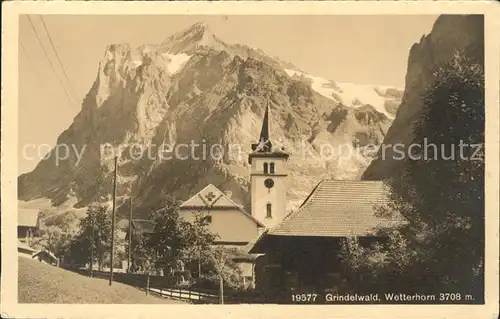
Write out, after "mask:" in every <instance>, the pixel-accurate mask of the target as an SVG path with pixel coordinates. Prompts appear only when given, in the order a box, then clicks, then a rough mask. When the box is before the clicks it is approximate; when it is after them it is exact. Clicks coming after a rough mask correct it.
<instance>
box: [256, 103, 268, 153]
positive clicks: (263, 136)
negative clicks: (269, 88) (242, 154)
mask: <svg viewBox="0 0 500 319" xmlns="http://www.w3.org/2000/svg"><path fill="white" fill-rule="evenodd" d="M272 146H273V145H272V143H271V135H270V120H269V99H268V100H267V105H266V111H265V112H264V119H263V121H262V128H261V129H260V137H259V142H258V143H256V144H252V151H255V152H271V151H272Z"/></svg>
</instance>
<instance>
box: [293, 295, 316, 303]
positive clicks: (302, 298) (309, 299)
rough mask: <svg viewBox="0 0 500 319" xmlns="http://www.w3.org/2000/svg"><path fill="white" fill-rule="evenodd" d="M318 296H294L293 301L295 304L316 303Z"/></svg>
mask: <svg viewBox="0 0 500 319" xmlns="http://www.w3.org/2000/svg"><path fill="white" fill-rule="evenodd" d="M317 297H318V295H317V294H293V295H292V301H293V302H315V301H316V298H317Z"/></svg>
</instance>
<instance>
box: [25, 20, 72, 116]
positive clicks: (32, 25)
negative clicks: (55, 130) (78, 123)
mask: <svg viewBox="0 0 500 319" xmlns="http://www.w3.org/2000/svg"><path fill="white" fill-rule="evenodd" d="M26 18H28V21H29V23H30V25H31V28H32V29H33V32H34V33H35V36H36V39H37V40H38V43H39V44H40V46H41V48H42V50H43V53H45V57H47V60H48V61H49V64H50V67H51V68H52V71H53V72H54V74H55V75H56V77H57V79H58V80H59V84H61V86H62V88H63V90H64V92H65V93H66V96H67V97H68V100H69V101H70V103H71V105H73V107H75V108H76V109H78V107H77V106H76V105H75V103H74V102H73V99H72V98H71V95H70V94H69V92H68V90H67V89H66V87H65V86H64V83H63V81H62V80H61V78H60V77H59V74H58V73H57V71H56V69H55V68H54V64H52V60H51V59H50V57H49V54H48V53H47V50H45V47H44V46H43V43H42V40H40V37H39V36H38V32H37V31H36V29H35V25H34V24H33V21H32V20H31V18H30V16H29V15H27V16H26Z"/></svg>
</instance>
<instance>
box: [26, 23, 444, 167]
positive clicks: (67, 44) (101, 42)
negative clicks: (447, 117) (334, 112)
mask: <svg viewBox="0 0 500 319" xmlns="http://www.w3.org/2000/svg"><path fill="white" fill-rule="evenodd" d="M29 17H30V19H31V22H32V24H33V25H32V24H30V20H29V19H28V17H27V16H20V21H19V123H18V124H19V146H18V156H19V157H18V158H19V163H18V164H19V165H18V170H19V171H18V173H19V174H21V173H25V172H29V171H31V170H33V169H34V168H35V166H36V164H37V163H38V162H39V161H40V159H41V157H43V156H44V155H45V154H44V153H46V152H48V151H49V150H50V148H51V147H53V146H54V145H55V143H56V141H57V137H58V136H59V134H61V133H62V132H63V131H64V130H65V129H67V128H68V127H69V126H70V125H71V123H72V121H73V118H74V117H75V116H76V115H77V113H78V112H79V111H80V109H81V103H82V101H83V98H84V97H85V95H86V94H87V93H88V91H89V90H90V88H91V86H92V84H93V82H94V80H95V78H96V76H97V67H98V63H99V61H100V60H102V59H103V57H104V51H105V48H106V46H107V45H108V44H113V43H129V44H130V45H132V46H139V45H141V44H159V43H161V42H162V41H163V40H165V39H166V38H167V37H168V36H169V35H171V34H173V33H175V32H178V31H181V30H183V29H185V28H187V27H189V26H190V25H192V24H194V23H196V22H197V21H204V22H205V23H206V24H207V25H208V26H209V28H210V30H211V31H212V32H213V33H214V34H215V35H216V36H217V37H218V38H220V39H221V40H223V41H225V42H227V43H242V44H246V45H249V46H253V47H257V48H260V49H262V50H263V51H264V52H266V53H267V54H269V55H271V56H278V57H280V59H281V60H284V61H288V62H291V63H293V64H294V65H296V66H297V67H298V68H300V69H302V70H303V71H305V72H307V73H309V74H312V75H315V76H320V77H323V78H326V79H329V80H336V81H343V82H351V83H356V84H377V85H388V86H395V87H400V88H404V85H405V83H404V80H405V74H406V67H407V61H408V53H409V50H410V48H411V46H412V45H413V44H414V43H416V42H418V41H419V40H420V38H421V37H422V35H424V34H428V33H429V32H430V30H431V29H432V25H433V23H434V22H435V20H436V18H437V16H435V15H385V16H384V15H373V16H348V15H342V16H340V15H339V16H327V15H324V16H321V15H319V16H318V15H315V16H285V15H283V16H271V15H268V16H215V15H212V16H192V15H175V16H174V15H156V16H139V15H128V16H125V15H120V16H119V15H109V16H106V15H44V16H42V18H41V16H39V15H31V16H29ZM42 19H43V20H42ZM42 21H43V22H44V23H45V27H46V28H47V31H48V33H47V31H46V30H45V27H44V24H43V23H42ZM48 34H50V38H51V39H52V43H53V44H54V47H55V48H56V50H57V56H59V58H60V60H61V63H62V66H63V67H61V65H60V64H59V62H58V59H57V56H56V54H55V53H54V52H55V51H54V50H53V47H52V44H51V42H50V40H49V37H48V36H47V35H48ZM37 35H38V37H37ZM38 39H39V40H40V42H41V44H40V42H39V41H38ZM42 47H43V48H45V51H46V53H45V51H44V50H43V49H42ZM49 59H50V61H51V62H52V64H51V63H50V62H49ZM56 74H57V75H56ZM66 76H67V79H66ZM27 145H30V146H29V147H28V148H27V147H26V146H27ZM34 147H36V148H34ZM35 149H36V150H38V151H35ZM23 150H25V151H24V152H23Z"/></svg>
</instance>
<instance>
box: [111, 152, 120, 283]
mask: <svg viewBox="0 0 500 319" xmlns="http://www.w3.org/2000/svg"><path fill="white" fill-rule="evenodd" d="M117 166H118V156H116V155H115V179H114V182H113V213H112V215H111V258H110V262H111V264H110V265H109V285H110V286H111V285H112V283H113V261H114V258H113V256H114V252H115V212H116V175H117V173H116V171H117V170H118V167H117Z"/></svg>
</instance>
